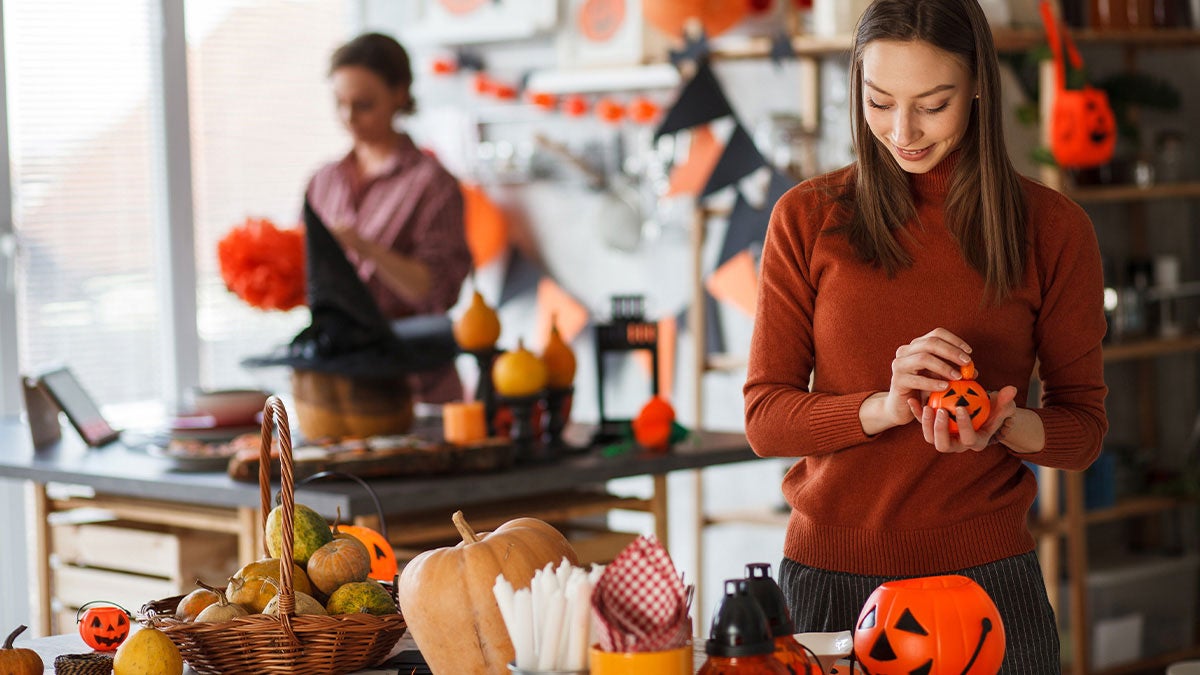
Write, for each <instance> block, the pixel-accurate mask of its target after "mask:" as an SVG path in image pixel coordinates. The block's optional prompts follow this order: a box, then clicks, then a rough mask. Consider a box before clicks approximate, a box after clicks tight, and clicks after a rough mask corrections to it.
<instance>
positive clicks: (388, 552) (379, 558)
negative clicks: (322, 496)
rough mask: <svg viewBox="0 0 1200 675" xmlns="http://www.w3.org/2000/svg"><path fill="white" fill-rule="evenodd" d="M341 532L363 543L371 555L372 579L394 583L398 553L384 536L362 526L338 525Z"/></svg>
mask: <svg viewBox="0 0 1200 675" xmlns="http://www.w3.org/2000/svg"><path fill="white" fill-rule="evenodd" d="M337 528H338V531H339V532H344V533H346V534H348V535H350V536H352V537H354V538H355V539H357V540H359V541H360V542H362V545H363V546H366V547H367V552H368V553H370V554H371V574H370V577H371V578H372V579H374V580H376V581H394V580H395V577H396V572H397V569H398V568H397V565H396V552H395V551H394V550H392V545H391V544H390V543H388V540H387V539H384V538H383V535H382V534H380V533H379V532H376V531H375V530H372V529H371V528H369V527H363V526H361V525H338V526H337Z"/></svg>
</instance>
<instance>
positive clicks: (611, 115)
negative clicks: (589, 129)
mask: <svg viewBox="0 0 1200 675" xmlns="http://www.w3.org/2000/svg"><path fill="white" fill-rule="evenodd" d="M596 117H599V118H600V119H601V120H603V121H605V122H608V123H609V124H616V123H618V122H620V121H621V120H623V119H625V106H623V105H621V104H620V103H619V102H617V101H616V100H614V99H611V98H602V99H600V100H599V101H596Z"/></svg>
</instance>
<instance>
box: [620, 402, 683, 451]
mask: <svg viewBox="0 0 1200 675" xmlns="http://www.w3.org/2000/svg"><path fill="white" fill-rule="evenodd" d="M674 423H675V408H673V407H671V404H670V403H669V402H667V399H665V398H663V397H662V396H658V395H654V396H652V397H651V398H650V400H649V401H647V402H646V404H645V405H644V406H642V409H641V411H639V412H638V414H637V417H635V418H633V422H632V423H631V424H630V426H631V427H632V428H633V439H634V440H635V441H637V442H638V445H640V446H642V447H643V448H646V449H647V450H666V449H667V447H668V446H669V445H671V430H672V426H673V424H674Z"/></svg>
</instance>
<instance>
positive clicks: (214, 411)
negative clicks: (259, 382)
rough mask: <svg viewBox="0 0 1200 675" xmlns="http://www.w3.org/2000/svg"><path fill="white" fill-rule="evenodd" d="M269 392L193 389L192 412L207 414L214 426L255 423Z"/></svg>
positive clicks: (259, 390) (258, 390) (257, 390)
mask: <svg viewBox="0 0 1200 675" xmlns="http://www.w3.org/2000/svg"><path fill="white" fill-rule="evenodd" d="M270 395H271V394H270V392H266V391H263V390H261V389H195V390H193V391H192V397H191V398H192V405H191V408H192V413H193V414H195V415H208V416H209V417H212V418H213V424H214V425H215V426H231V425H241V424H246V425H250V424H255V422H256V416H257V415H258V413H260V412H262V409H263V406H264V405H265V404H266V402H267V397H269V396H270Z"/></svg>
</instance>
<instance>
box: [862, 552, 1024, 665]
mask: <svg viewBox="0 0 1200 675" xmlns="http://www.w3.org/2000/svg"><path fill="white" fill-rule="evenodd" d="M854 654H855V656H856V657H857V658H858V660H859V661H860V662H862V664H863V666H865V667H866V669H867V672H870V673H925V675H994V673H996V672H998V671H999V670H1000V664H1001V663H1002V662H1003V661H1004V625H1003V624H1002V623H1001V621H1000V612H999V611H998V610H997V609H996V605H995V603H993V602H992V599H991V598H990V597H988V594H987V592H986V591H984V590H983V588H982V587H980V586H979V584H977V583H975V582H974V581H972V580H970V579H968V578H967V577H964V576H959V575H944V576H934V577H919V578H915V579H903V580H900V581H889V582H886V583H884V584H883V585H881V586H880V587H879V588H876V589H875V592H874V593H872V594H871V597H869V598H867V602H866V604H865V605H863V608H862V612H861V613H860V614H859V616H858V622H857V623H856V624H855V632H854Z"/></svg>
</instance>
